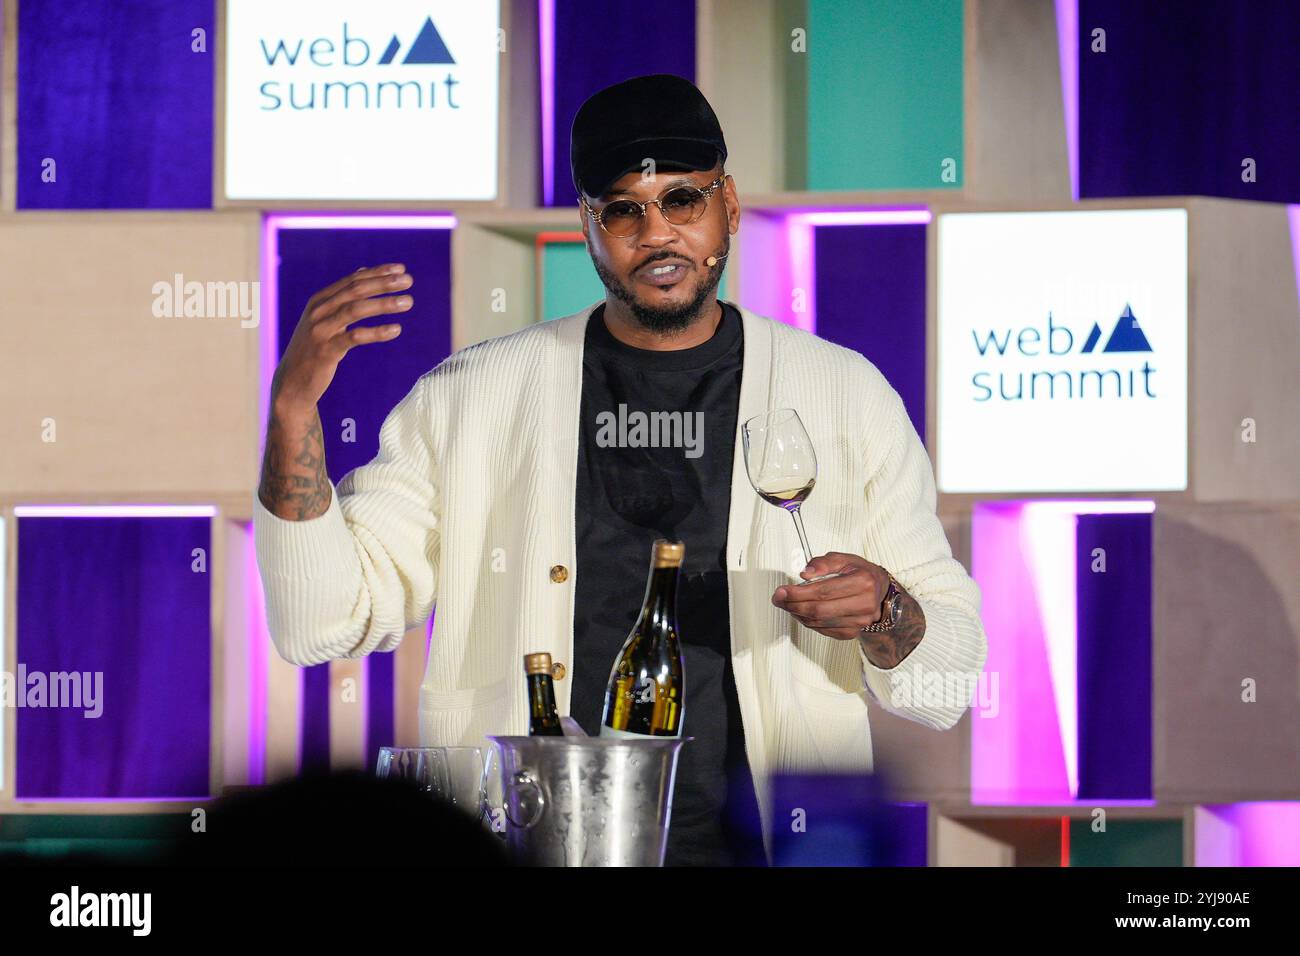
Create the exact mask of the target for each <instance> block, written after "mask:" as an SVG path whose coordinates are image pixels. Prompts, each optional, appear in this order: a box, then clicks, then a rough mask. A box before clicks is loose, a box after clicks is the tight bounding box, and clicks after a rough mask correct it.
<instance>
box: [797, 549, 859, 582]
mask: <svg viewBox="0 0 1300 956" xmlns="http://www.w3.org/2000/svg"><path fill="white" fill-rule="evenodd" d="M859 560H861V559H860V558H858V556H857V555H853V554H845V553H844V552H843V551H827V552H826V553H825V554H822V555H818V556H817V557H815V558H813V559H812V560H811V561H809V562H808V567H806V568H804V569H803V571H801V572H800V576H801V577H804V578H815V577H820V576H821V575H823V574H834V573H836V572H838V571H843V570H845V569H846V568H849V567H853V566H854V562H856V561H859Z"/></svg>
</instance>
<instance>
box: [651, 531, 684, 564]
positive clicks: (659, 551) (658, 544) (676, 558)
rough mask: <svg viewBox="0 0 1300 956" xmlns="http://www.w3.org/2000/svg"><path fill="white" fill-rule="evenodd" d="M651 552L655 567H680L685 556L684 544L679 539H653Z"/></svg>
mask: <svg viewBox="0 0 1300 956" xmlns="http://www.w3.org/2000/svg"><path fill="white" fill-rule="evenodd" d="M652 553H653V555H654V566H655V567H656V568H680V567H681V566H682V561H683V560H684V559H685V558H686V545H685V544H683V543H682V542H680V541H669V540H667V539H666V538H660V539H658V540H657V541H655V543H654V549H653V552H652Z"/></svg>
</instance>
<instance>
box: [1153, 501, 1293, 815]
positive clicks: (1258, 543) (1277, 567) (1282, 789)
mask: <svg viewBox="0 0 1300 956" xmlns="http://www.w3.org/2000/svg"><path fill="white" fill-rule="evenodd" d="M1154 552H1155V569H1154V573H1153V580H1152V590H1153V592H1154V593H1153V596H1152V600H1153V607H1152V614H1153V641H1154V648H1153V653H1154V659H1153V663H1154V680H1155V688H1154V703H1153V707H1154V711H1155V713H1154V716H1153V728H1152V731H1153V741H1152V743H1153V747H1154V757H1153V759H1154V768H1153V778H1152V780H1153V786H1154V788H1155V796H1156V799H1158V800H1160V801H1161V802H1173V803H1179V802H1181V803H1232V802H1235V801H1246V800H1250V801H1256V800H1296V799H1300V763H1297V761H1296V754H1297V753H1300V690H1297V684H1296V661H1297V660H1300V632H1297V628H1296V622H1297V621H1300V588H1298V587H1297V586H1296V580H1295V569H1296V568H1297V567H1298V566H1300V508H1269V507H1263V506H1245V505H1242V506H1230V505H1219V506H1211V505H1200V506H1196V507H1192V506H1181V507H1180V506H1174V505H1164V506H1161V507H1158V508H1157V509H1156V512H1155V528H1154ZM1252 693H1253V695H1254V700H1253V701H1251V700H1249V699H1244V698H1248V697H1249V696H1250V694H1252Z"/></svg>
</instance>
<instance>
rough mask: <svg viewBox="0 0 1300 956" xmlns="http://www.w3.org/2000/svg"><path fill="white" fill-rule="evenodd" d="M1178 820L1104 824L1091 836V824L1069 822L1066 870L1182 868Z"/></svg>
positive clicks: (1089, 821) (1130, 821) (1181, 842)
mask: <svg viewBox="0 0 1300 956" xmlns="http://www.w3.org/2000/svg"><path fill="white" fill-rule="evenodd" d="M1182 865H1183V825H1182V823H1181V822H1180V821H1178V820H1108V821H1107V822H1106V831H1105V832H1104V833H1094V832H1093V829H1092V821H1091V820H1072V821H1070V866H1182Z"/></svg>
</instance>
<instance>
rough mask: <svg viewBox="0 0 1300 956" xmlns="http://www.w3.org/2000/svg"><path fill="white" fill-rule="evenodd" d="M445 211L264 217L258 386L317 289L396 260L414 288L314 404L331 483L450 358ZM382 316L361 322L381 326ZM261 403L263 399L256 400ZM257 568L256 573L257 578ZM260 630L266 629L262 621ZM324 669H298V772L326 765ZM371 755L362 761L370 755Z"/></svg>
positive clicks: (381, 735)
mask: <svg viewBox="0 0 1300 956" xmlns="http://www.w3.org/2000/svg"><path fill="white" fill-rule="evenodd" d="M454 225H455V218H454V217H452V216H448V215H415V216H403V215H393V216H383V215H346V214H339V215H297V214H286V215H273V216H269V217H268V219H267V226H266V236H265V243H264V249H265V251H266V255H267V257H268V262H267V267H266V269H265V271H264V276H265V281H266V283H267V285H268V286H269V287H270V288H269V289H267V288H264V290H263V291H264V294H265V295H266V297H267V300H268V307H269V309H268V312H267V313H266V314H268V315H269V317H270V321H268V322H266V323H264V325H265V326H266V327H267V328H266V334H267V336H268V337H269V340H268V342H267V343H266V347H265V351H264V353H263V354H264V357H266V356H270V359H269V360H268V361H267V362H266V363H265V364H264V367H263V385H264V387H267V386H269V382H270V378H271V373H272V371H273V370H274V361H275V358H274V357H276V356H279V355H281V354H282V353H283V351H284V349H285V347H286V346H287V345H288V343H289V340H290V338H291V337H292V335H293V331H294V328H295V326H296V325H297V323H298V321H299V317H300V315H301V313H302V311H303V308H304V306H305V304H306V302H307V300H308V299H309V298H310V297H311V296H312V294H314V293H315V292H316V291H317V290H319V289H321V288H324V287H325V286H327V285H329V284H331V283H333V282H334V281H336V280H337V279H339V278H342V277H343V276H346V275H348V274H350V273H352V272H354V271H356V270H357V269H358V268H360V267H362V266H375V265H380V264H382V263H385V262H401V263H403V264H405V266H406V271H407V272H408V273H410V274H411V275H412V276H413V277H414V279H415V282H414V284H413V285H412V286H411V288H410V289H409V293H410V295H412V296H413V297H414V298H415V307H414V308H413V309H412V310H411V311H409V312H406V313H399V316H400V317H399V318H398V319H397V321H400V322H401V324H402V334H401V335H400V336H398V338H396V339H394V340H391V341H388V342H382V343H376V344H373V345H365V346H358V347H357V348H354V349H352V351H350V352H349V353H348V355H347V357H346V358H345V359H344V360H343V362H342V363H340V365H339V369H338V373H337V374H336V375H335V377H334V381H333V382H332V383H331V385H330V388H329V391H327V392H326V393H325V396H324V397H323V398H322V399H321V402H320V404H319V409H320V415H321V422H322V425H323V427H324V435H325V459H326V463H327V465H328V468H329V476H330V480H331V481H333V482H334V483H335V484H337V483H338V482H339V481H340V480H341V479H342V478H343V476H344V475H346V474H347V473H348V472H349V471H351V470H352V469H354V468H356V467H358V466H359V465H364V464H366V463H367V462H369V461H371V460H372V459H373V458H374V457H375V454H376V452H377V451H378V449H379V427H380V426H381V425H382V424H383V421H384V419H385V418H386V417H387V415H388V413H389V412H391V411H392V409H393V407H394V406H395V405H396V404H397V403H398V402H399V401H401V400H402V398H403V397H405V396H406V394H407V393H408V392H409V391H410V390H411V388H412V386H414V384H415V382H416V380H417V379H418V378H419V377H420V376H421V375H423V374H424V373H425V372H427V371H429V370H430V369H432V368H433V367H434V366H436V365H437V364H438V363H439V362H441V361H442V360H443V359H444V358H446V357H447V356H448V355H449V354H450V353H451V229H452V227H454ZM388 321H390V318H389V317H387V316H379V317H376V318H374V319H367V320H363V321H362V322H361V323H359V324H362V325H382V324H386V323H387V322H388ZM263 407H265V397H264V399H263ZM255 573H256V571H254V574H255ZM259 628H261V629H264V625H259ZM366 665H367V673H366V677H365V679H366V683H367V687H368V693H367V694H366V700H367V731H366V740H367V750H368V751H371V752H373V751H374V750H376V749H377V748H378V747H380V746H385V745H389V744H392V743H393V742H394V739H393V735H394V732H395V731H394V717H393V661H392V657H391V655H388V654H378V655H371V656H370V657H369V658H367V661H366ZM329 708H330V677H329V664H318V665H316V666H314V667H307V668H304V669H303V684H302V734H301V738H300V740H301V751H300V757H301V767H302V769H303V770H304V771H306V770H312V769H322V768H325V767H328V765H329V760H330V731H329V727H330V719H329ZM367 759H369V758H367Z"/></svg>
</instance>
